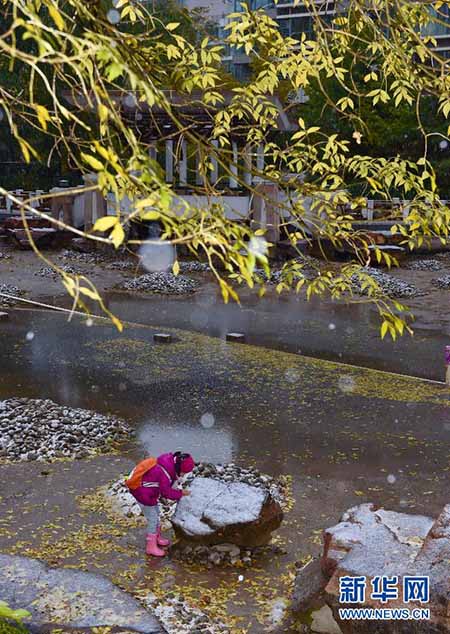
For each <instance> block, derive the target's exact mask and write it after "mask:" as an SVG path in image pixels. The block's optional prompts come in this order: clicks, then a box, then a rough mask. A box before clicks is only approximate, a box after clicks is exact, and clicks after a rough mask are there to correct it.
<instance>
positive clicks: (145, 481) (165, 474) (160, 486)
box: [130, 451, 195, 557]
mask: <svg viewBox="0 0 450 634" xmlns="http://www.w3.org/2000/svg"><path fill="white" fill-rule="evenodd" d="M150 460H151V459H150ZM140 464H141V465H142V464H143V463H140ZM149 464H154V466H152V467H151V468H150V469H149V470H148V471H145V472H144V474H143V475H142V478H139V482H140V486H137V487H133V488H131V487H130V493H131V494H132V495H133V496H134V498H135V499H136V500H137V501H138V502H139V504H140V505H141V506H142V510H143V513H144V515H145V517H146V519H147V522H148V529H147V548H146V553H147V555H153V556H154V557H164V555H165V554H166V553H165V551H164V550H162V549H161V548H160V546H170V541H169V540H168V539H164V538H163V537H161V527H160V523H159V507H158V500H159V498H160V497H163V498H166V499H168V500H179V499H181V497H182V496H183V495H190V493H189V491H181V490H180V489H174V488H173V484H174V483H175V481H176V480H177V479H178V478H179V477H180V476H181V475H183V474H184V473H190V472H191V471H192V470H193V468H194V467H195V463H194V460H193V458H192V456H191V455H190V454H188V453H181V452H180V451H177V452H175V453H165V454H162V455H161V456H159V457H158V458H156V460H155V461H152V462H150V461H149ZM138 467H139V465H138ZM138 467H136V468H135V470H136V469H138ZM131 478H133V472H132V474H131V476H130V480H131Z"/></svg>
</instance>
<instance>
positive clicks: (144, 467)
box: [125, 457, 158, 490]
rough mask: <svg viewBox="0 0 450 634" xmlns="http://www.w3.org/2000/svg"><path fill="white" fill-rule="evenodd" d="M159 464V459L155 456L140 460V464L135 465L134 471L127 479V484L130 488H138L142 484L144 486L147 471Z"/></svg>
mask: <svg viewBox="0 0 450 634" xmlns="http://www.w3.org/2000/svg"><path fill="white" fill-rule="evenodd" d="M157 464H158V461H157V459H156V458H153V457H150V458H146V459H145V460H142V461H141V462H139V464H137V465H136V466H135V467H134V469H133V471H132V472H131V473H130V475H129V476H128V478H127V479H126V480H125V485H126V486H127V487H128V488H129V489H130V490H133V489H138V488H139V487H140V486H142V478H143V477H144V475H145V474H146V473H147V471H150V469H153V467H155V466H156V465H157Z"/></svg>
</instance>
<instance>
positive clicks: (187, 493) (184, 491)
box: [182, 489, 191, 497]
mask: <svg viewBox="0 0 450 634" xmlns="http://www.w3.org/2000/svg"><path fill="white" fill-rule="evenodd" d="M182 495H183V497H186V496H187V495H191V492H190V491H186V489H184V490H183V492H182Z"/></svg>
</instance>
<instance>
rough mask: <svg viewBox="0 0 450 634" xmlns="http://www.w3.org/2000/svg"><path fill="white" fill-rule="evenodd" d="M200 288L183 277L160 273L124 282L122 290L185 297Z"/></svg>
mask: <svg viewBox="0 0 450 634" xmlns="http://www.w3.org/2000/svg"><path fill="white" fill-rule="evenodd" d="M198 287H199V283H198V282H197V281H196V280H193V279H191V278H189V277H185V276H183V275H173V273H167V272H163V271H158V272H156V273H145V274H144V275H140V276H139V277H135V278H134V279H132V280H128V281H126V282H124V283H123V284H122V286H121V288H124V289H125V290H127V291H144V292H147V293H162V294H167V295H185V294H187V293H193V292H194V291H196V290H197V288H198Z"/></svg>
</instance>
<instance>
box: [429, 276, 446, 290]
mask: <svg viewBox="0 0 450 634" xmlns="http://www.w3.org/2000/svg"><path fill="white" fill-rule="evenodd" d="M431 283H432V284H433V285H434V286H437V287H438V288H450V275H443V276H442V277H438V278H435V279H433V280H431Z"/></svg>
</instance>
